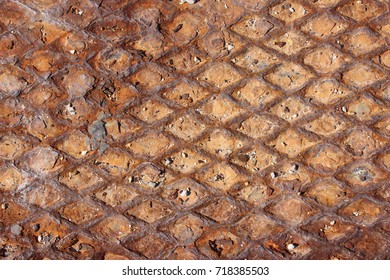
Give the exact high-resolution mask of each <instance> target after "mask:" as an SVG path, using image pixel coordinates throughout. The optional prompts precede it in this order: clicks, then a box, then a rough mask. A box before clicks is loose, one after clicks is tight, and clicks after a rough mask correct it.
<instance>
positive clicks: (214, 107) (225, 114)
mask: <svg viewBox="0 0 390 280" xmlns="http://www.w3.org/2000/svg"><path fill="white" fill-rule="evenodd" d="M197 112H199V113H200V114H202V115H206V116H207V117H209V118H210V119H211V120H215V121H220V122H229V121H231V120H233V119H234V118H236V117H238V116H239V115H240V114H242V113H243V112H244V110H243V109H242V108H241V107H240V106H238V105H237V104H236V103H235V102H233V101H231V100H230V99H229V98H227V97H224V96H222V95H218V96H213V97H212V98H211V99H210V100H209V102H207V103H205V104H204V105H202V107H200V108H199V109H197Z"/></svg>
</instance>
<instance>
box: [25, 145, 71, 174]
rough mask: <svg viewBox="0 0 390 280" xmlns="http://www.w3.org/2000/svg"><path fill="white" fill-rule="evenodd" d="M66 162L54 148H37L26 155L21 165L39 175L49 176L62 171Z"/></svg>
mask: <svg viewBox="0 0 390 280" xmlns="http://www.w3.org/2000/svg"><path fill="white" fill-rule="evenodd" d="M65 163H66V161H65V159H64V157H63V156H62V155H61V154H59V153H58V152H57V151H56V150H54V149H52V148H43V147H36V148H35V149H33V150H31V151H30V152H28V153H27V154H26V155H25V158H24V159H23V160H21V162H20V165H21V166H23V167H25V168H27V169H30V170H31V171H32V172H34V173H36V174H39V175H43V176H46V175H49V174H53V173H56V172H58V171H59V170H61V169H62V168H63V167H64V165H65Z"/></svg>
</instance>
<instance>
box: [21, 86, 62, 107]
mask: <svg viewBox="0 0 390 280" xmlns="http://www.w3.org/2000/svg"><path fill="white" fill-rule="evenodd" d="M20 97H21V98H23V99H26V100H28V102H29V103H30V104H32V105H33V106H34V107H36V108H42V107H46V108H48V109H53V108H55V107H56V106H58V105H59V104H60V103H61V102H62V101H63V100H65V99H66V98H67V97H68V96H67V94H66V93H64V92H63V91H60V90H59V89H58V88H56V87H55V86H54V85H53V84H47V83H42V84H39V85H37V86H36V87H34V88H32V89H31V90H29V91H28V92H24V93H22V94H21V95H20Z"/></svg>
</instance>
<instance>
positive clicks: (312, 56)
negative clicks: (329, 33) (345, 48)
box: [303, 46, 351, 74]
mask: <svg viewBox="0 0 390 280" xmlns="http://www.w3.org/2000/svg"><path fill="white" fill-rule="evenodd" d="M350 61H351V59H350V58H349V57H347V56H345V55H343V54H342V53H341V52H339V51H338V50H337V49H336V48H333V47H331V46H321V47H319V48H317V49H315V50H314V51H312V52H309V53H308V54H307V55H306V56H305V58H304V60H303V62H304V63H305V64H306V65H310V66H311V67H313V68H314V69H315V70H316V71H317V72H319V73H324V74H329V73H332V72H334V71H336V70H338V69H339V68H341V67H343V65H344V64H346V63H348V62H350Z"/></svg>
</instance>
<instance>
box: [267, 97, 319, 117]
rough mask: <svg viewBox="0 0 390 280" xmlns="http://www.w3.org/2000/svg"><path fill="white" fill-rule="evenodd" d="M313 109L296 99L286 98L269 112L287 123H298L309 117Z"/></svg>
mask: <svg viewBox="0 0 390 280" xmlns="http://www.w3.org/2000/svg"><path fill="white" fill-rule="evenodd" d="M312 111H313V109H312V108H311V106H309V105H306V104H305V103H304V102H302V100H300V99H299V98H297V97H288V98H287V99H285V100H283V101H282V102H280V103H278V104H276V105H275V106H274V107H272V108H271V112H272V113H273V114H275V115H276V116H278V117H279V118H282V119H284V120H286V121H288V122H295V121H298V120H300V119H302V118H304V117H305V116H307V115H309V114H310V113H311V112H312Z"/></svg>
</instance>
